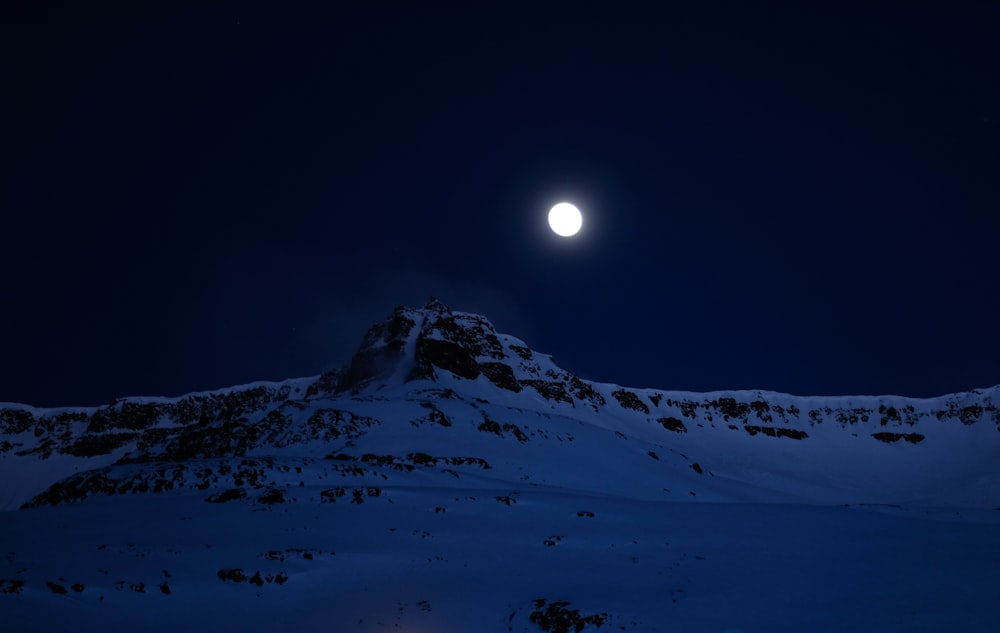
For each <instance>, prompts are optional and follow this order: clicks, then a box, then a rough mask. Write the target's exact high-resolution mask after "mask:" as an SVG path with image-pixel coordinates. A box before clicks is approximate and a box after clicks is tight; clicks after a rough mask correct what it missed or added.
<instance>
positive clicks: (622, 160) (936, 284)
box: [0, 2, 1000, 405]
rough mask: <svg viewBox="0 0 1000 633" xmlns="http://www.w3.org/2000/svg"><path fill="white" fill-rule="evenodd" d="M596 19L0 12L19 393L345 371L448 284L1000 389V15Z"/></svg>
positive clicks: (717, 381)
mask: <svg viewBox="0 0 1000 633" xmlns="http://www.w3.org/2000/svg"><path fill="white" fill-rule="evenodd" d="M543 4H544V3H543ZM893 4H894V5H895V3H893ZM581 6H585V5H579V4H578V5H577V6H576V7H575V8H573V7H571V6H564V7H556V5H545V7H547V8H542V7H535V8H533V9H531V10H530V11H522V12H517V13H513V12H511V13H504V12H499V11H497V12H486V11H482V10H480V9H475V10H473V9H466V10H462V11H458V12H456V11H454V10H448V11H445V10H433V9H415V8H412V7H411V8H407V9H398V10H392V9H389V8H386V7H385V6H384V5H380V8H379V10H378V11H377V12H373V13H371V14H365V13H361V12H357V11H355V12H344V11H343V10H342V9H332V8H327V9H323V10H312V9H305V8H302V5H298V6H296V8H294V9H287V8H286V9H281V10H279V9H251V10H247V9H241V10H229V9H221V8H213V9H210V10H202V9H192V10H188V11H183V12H181V11H177V12H154V11H142V10H136V9H131V10H130V11H128V12H123V13H112V12H104V13H82V12H80V13H73V12H49V13H42V12H38V13H35V14H31V15H25V14H21V15H9V16H7V19H3V20H0V25H2V26H0V60H2V61H0V71H2V81H3V94H4V97H3V99H2V100H0V160H2V165H0V167H2V171H0V209H2V211H3V213H2V239H0V244H2V249H0V270H2V277H0V279H2V289H0V291H2V297H3V300H2V302H0V306H2V308H0V351H2V356H0V401H19V402H28V403H32V404H37V405H68V404H86V405H92V404H100V403H104V402H107V401H109V400H110V399H112V398H114V397H117V396H124V395H140V394H143V395H145V394H162V395H176V394H180V393H184V392H187V391H192V390H200V389H209V388H216V387H222V386H226V385H231V384H238V383H242V382H248V381H252V380H256V379H281V378H286V377H293V376H304V375H311V374H316V373H319V372H321V371H323V370H325V369H327V368H329V367H332V366H336V365H339V364H341V363H343V362H345V361H346V360H347V359H348V357H349V355H350V353H351V352H352V351H353V349H354V347H355V346H356V344H357V343H358V342H359V341H360V339H361V336H362V334H363V333H364V330H365V329H366V327H367V326H368V324H370V323H371V322H373V321H375V320H378V319H381V318H383V317H384V316H385V315H386V314H387V313H388V312H389V311H390V310H391V309H392V307H393V306H394V305H396V304H400V303H407V304H421V303H423V301H424V300H425V299H426V298H427V296H428V295H431V294H433V295H436V296H438V297H439V298H441V299H442V300H443V301H444V302H445V303H447V304H449V305H451V306H452V307H454V308H457V309H464V310H470V311H479V312H483V313H484V314H486V315H487V316H489V317H490V318H491V319H492V320H493V321H494V323H495V324H496V325H497V326H498V328H500V329H501V330H503V331H507V332H510V333H512V334H515V335H517V336H520V337H521V338H524V339H525V340H526V341H527V342H528V343H529V344H530V345H532V346H533V347H534V348H535V349H537V350H539V351H543V352H548V353H551V354H553V356H554V357H555V360H556V362H557V363H559V364H560V365H562V366H563V367H565V368H567V369H571V370H574V371H576V372H578V373H579V374H581V375H582V376H583V377H586V378H590V379H594V380H602V381H611V382H618V383H621V384H626V385H630V386H636V387H641V386H650V387H660V388H665V389H690V390H714V389H738V388H762V389H772V390H779V391H788V392H792V393H796V394H851V393H899V394H903V395H913V396H930V395H937V394H940V393H946V392H951V391H959V390H964V389H968V388H973V387H982V386H988V385H993V384H996V383H1000V361H998V359H1000V336H998V335H997V333H998V330H997V323H1000V299H998V296H1000V285H998V281H997V278H998V273H1000V263H998V261H1000V260H998V256H997V254H998V250H1000V220H998V214H1000V178H998V176H1000V135H998V123H1000V76H998V66H997V60H998V59H1000V45H998V43H997V41H998V39H1000V38H997V36H996V33H998V32H1000V10H998V9H997V8H989V7H988V6H987V5H986V4H985V3H984V5H982V6H975V5H965V6H964V7H963V8H954V7H952V6H951V5H949V6H948V7H944V6H942V7H939V9H938V13H925V14H921V13H919V12H916V11H917V10H915V9H914V8H913V7H910V8H908V9H907V12H906V13H895V12H889V11H881V12H880V11H879V10H877V9H874V10H873V9H872V8H870V7H868V8H866V9H865V11H864V12H856V13H851V12H849V11H848V10H846V9H845V10H844V12H843V13H839V14H834V13H822V12H820V11H819V10H818V9H808V8H799V9H794V10H791V9H790V10H785V9H777V8H774V7H771V8H768V9H766V10H765V9H748V8H739V6H738V5H730V4H718V3H717V4H709V3H701V2H699V3H690V4H689V5H687V6H681V5H675V6H674V7H673V8H670V9H661V10H659V11H658V12H642V11H624V10H610V9H599V8H593V7H590V8H585V9H581V8H580V7H581ZM895 6H898V5H895ZM560 200H569V201H572V202H574V203H576V204H577V205H578V206H579V207H580V208H581V209H582V210H583V212H584V214H585V227H584V232H583V233H581V234H580V235H579V236H578V237H577V238H575V239H572V240H560V239H559V238H557V237H555V236H554V235H552V234H551V233H550V232H549V231H548V229H547V226H546V224H545V214H546V212H547V210H548V208H549V206H551V204H553V203H554V202H557V201H560Z"/></svg>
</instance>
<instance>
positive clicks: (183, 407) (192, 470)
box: [0, 299, 1000, 507]
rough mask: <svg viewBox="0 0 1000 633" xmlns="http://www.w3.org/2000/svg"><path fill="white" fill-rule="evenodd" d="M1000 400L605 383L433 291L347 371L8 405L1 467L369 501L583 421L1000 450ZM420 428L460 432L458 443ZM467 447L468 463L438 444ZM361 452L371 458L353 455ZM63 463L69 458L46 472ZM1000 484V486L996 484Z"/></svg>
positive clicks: (651, 442) (39, 487)
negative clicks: (424, 474)
mask: <svg viewBox="0 0 1000 633" xmlns="http://www.w3.org/2000/svg"><path fill="white" fill-rule="evenodd" d="M998 404H1000V390H998V388H997V387H994V388H992V389H987V390H981V391H970V392H966V393H960V394H952V395H948V396H943V397H940V398H934V399H925V400H917V399H907V398H901V397H894V396H865V397H837V398H820V397H794V396H787V395H785V394H775V393H769V392H762V391H743V392H715V393H708V394H693V393H683V392H669V391H662V390H655V389H630V388H624V387H619V386H617V385H607V384H600V383H592V382H589V381H586V380H584V379H581V378H580V377H578V376H576V375H574V374H572V373H570V372H567V371H565V370H562V369H560V368H559V367H558V366H556V365H555V364H554V363H553V362H552V360H551V358H550V357H549V356H547V355H545V354H540V353H538V352H536V351H534V350H532V349H531V348H530V347H529V346H528V345H526V344H525V343H524V342H523V341H521V340H519V339H517V338H515V337H512V336H509V335H506V334H502V333H498V332H497V331H496V330H495V329H494V327H493V326H492V324H491V323H490V322H489V321H488V320H487V319H486V318H485V317H482V316H479V315H475V314H468V313H463V312H457V311H452V310H450V309H448V308H447V307H446V306H445V305H443V304H442V303H440V302H439V301H437V300H434V299H432V300H431V301H429V302H428V303H427V304H426V305H425V306H424V307H423V308H420V309H412V308H405V307H402V306H400V307H397V308H396V309H394V310H393V312H392V314H391V315H389V317H388V318H387V319H385V320H384V321H382V322H381V323H377V324H375V325H374V326H372V327H371V328H370V329H369V330H368V332H367V333H366V334H365V336H364V338H363V340H362V343H361V345H360V347H359V349H358V351H357V352H356V353H355V354H354V355H353V357H352V358H351V360H350V362H349V363H348V364H347V365H346V366H345V367H343V368H338V369H335V370H332V371H330V372H327V373H324V374H323V375H321V376H318V377H314V378H306V379H295V380H288V381H283V382H278V383H255V384H253V385H248V386H245V387H234V388H230V389H224V390H219V391H215V392H206V393H197V394H189V395H186V396H181V397H178V398H123V399H120V400H117V401H115V402H113V403H111V404H109V405H106V406H103V407H97V408H63V409H54V410H46V409H36V408H33V407H30V406H25V405H0V474H3V475H4V476H5V478H6V479H5V480H6V481H8V482H13V484H12V486H11V488H12V490H13V492H11V493H10V495H9V496H10V501H9V502H8V507H16V506H17V505H20V504H26V505H39V504H54V503H61V502H65V501H71V500H79V499H83V498H85V497H87V496H88V495H90V494H125V493H129V494H135V493H146V492H169V491H179V490H187V491H204V494H205V495H206V497H212V498H215V499H217V498H218V497H219V496H220V495H223V496H225V495H227V494H228V495H230V496H231V498H232V499H242V498H246V497H247V496H248V495H249V496H251V497H252V496H254V495H256V497H258V498H265V499H266V498H269V499H272V500H273V499H279V498H280V499H285V498H292V496H293V495H292V494H291V493H290V492H288V490H289V488H291V487H293V486H298V487H305V486H306V479H308V477H304V476H302V473H303V472H305V473H307V474H309V473H313V475H314V476H315V477H316V478H318V479H323V478H326V477H332V476H340V477H357V478H359V482H361V483H359V486H358V487H356V488H351V490H363V491H364V492H363V493H362V497H361V498H362V499H363V498H366V497H367V496H368V490H369V488H372V487H374V486H373V485H372V481H374V480H377V479H383V480H384V479H385V478H386V477H388V474H389V473H396V474H398V473H401V472H412V471H413V470H414V469H419V470H428V469H430V470H433V471H435V472H437V473H438V474H444V475H446V476H449V477H450V476H454V477H458V476H459V474H460V473H461V471H463V470H468V469H469V468H472V471H477V470H482V469H484V467H486V466H489V465H490V462H491V461H496V460H495V459H494V458H493V457H492V455H493V452H494V451H495V450H496V447H495V446H494V445H492V444H489V445H486V444H482V441H483V438H484V437H487V436H488V437H493V438H495V439H496V438H499V439H500V440H504V441H506V442H513V444H514V445H526V444H528V443H531V442H535V443H537V442H539V441H559V442H562V441H564V439H565V438H569V439H568V440H567V441H570V442H572V440H573V437H574V434H573V433H570V432H569V431H568V430H567V429H569V428H577V427H578V426H579V425H580V424H586V425H591V426H590V427H587V428H591V427H593V428H594V429H597V430H595V431H593V432H594V433H597V432H600V433H614V437H615V438H616V439H617V440H628V439H634V440H637V441H638V442H639V443H642V444H643V446H645V449H644V451H642V452H644V453H646V454H648V456H649V457H650V458H652V459H653V460H654V461H660V455H661V454H664V455H665V454H667V453H670V452H676V453H677V454H678V455H682V456H683V457H684V461H685V462H689V461H691V460H690V459H689V458H688V455H687V453H686V452H694V449H697V450H698V451H701V452H702V454H706V455H713V456H715V457H714V459H715V460H717V461H723V457H722V456H721V455H719V454H718V449H717V448H716V447H717V446H721V445H722V444H725V443H726V442H728V443H730V444H731V443H732V442H731V441H730V440H722V439H720V438H722V437H724V435H723V434H728V433H730V432H735V433H738V434H740V435H741V436H745V438H746V440H741V442H743V443H742V444H740V448H739V450H741V451H747V450H749V451H750V452H751V453H754V451H756V453H755V454H757V453H759V454H760V455H761V456H766V455H769V454H770V453H769V452H768V451H770V450H771V449H763V448H762V445H760V444H746V443H745V442H746V441H747V440H749V439H750V438H753V441H754V442H757V441H761V440H762V441H764V442H768V443H771V442H778V443H782V445H786V444H785V443H787V442H794V443H803V444H809V443H810V442H812V443H815V441H819V442H826V441H829V440H828V439H827V438H828V437H831V436H830V434H829V431H830V430H831V429H836V430H838V432H839V433H840V435H839V436H838V437H841V436H844V437H852V438H854V439H855V440H863V439H867V442H869V443H871V442H874V443H876V444H879V445H893V446H896V445H899V446H927V445H928V444H932V443H933V442H934V441H935V437H936V436H940V437H942V438H945V437H948V438H952V437H953V436H954V435H955V433H954V432H953V431H952V430H948V431H947V432H945V431H944V429H953V428H955V427H956V426H957V427H959V428H967V429H969V438H973V437H974V438H976V440H975V441H977V442H986V444H985V447H986V450H989V451H994V453H995V452H996V447H997V446H1000V442H998V439H1000V435H998V434H997V431H1000V409H998ZM553 416H556V418H553ZM554 419H558V420H559V422H558V424H556V423H555V422H552V420H554ZM401 424H402V425H405V426H406V427H407V428H408V429H410V430H411V431H415V432H416V433H418V434H417V435H412V436H408V437H409V439H408V440H407V442H408V443H409V444H408V445H409V446H411V449H407V450H401V449H400V448H399V447H395V446H394V447H393V450H392V451H389V450H381V449H379V446H381V445H383V444H384V442H383V440H381V439H379V438H381V437H383V435H382V434H386V433H389V432H390V431H392V432H393V433H398V430H399V428H400V427H399V425H401ZM423 428H433V429H438V430H439V431H441V430H446V429H454V430H453V431H452V436H451V438H450V439H449V440H448V441H447V442H446V441H445V440H444V436H439V435H436V434H435V433H437V432H435V433H431V432H422V431H420V429H423ZM557 428H558V429H561V430H559V431H556V430H553V429H557ZM458 429H461V430H458ZM983 429H987V430H991V431H992V435H990V434H984V433H983ZM469 430H474V433H473V434H472V435H468V433H467V432H468V431H469ZM942 433H944V435H942ZM824 434H825V437H823V438H821V439H820V440H816V438H815V436H817V435H824ZM553 438H555V440H554V439H553ZM941 441H945V440H944V439H942V440H941ZM948 441H952V440H950V439H949V440H948ZM456 443H457V445H458V446H461V447H462V449H463V450H462V451H459V453H460V454H461V456H458V455H456V454H455V453H454V452H451V451H444V450H442V449H441V447H442V446H447V445H451V444H456ZM362 446H364V447H365V449H366V450H365V452H359V451H357V450H353V451H352V450H351V449H357V448H359V447H362ZM786 446H787V445H786ZM680 447H683V448H684V450H685V451H686V452H685V453H681V452H680ZM404 448H406V447H404ZM781 450H782V451H784V450H786V449H781ZM761 451H763V452H761ZM506 454H508V455H512V456H513V457H511V459H510V464H509V467H510V468H511V469H521V470H530V469H531V468H530V465H528V464H524V463H519V462H518V460H519V458H518V457H517V454H516V453H513V452H510V451H507V452H506ZM991 454H992V453H991ZM892 455H893V456H894V459H895V458H897V457H899V455H898V454H897V453H893V454H892ZM57 457H58V458H60V459H58V460H55V461H58V463H59V464H60V466H58V467H51V468H49V467H46V466H45V463H46V461H49V460H52V459H53V458H57ZM589 458H590V457H589V456H588V459H589ZM763 458H764V457H761V459H763ZM609 459H616V458H614V457H609ZM753 459H756V458H753ZM901 459H902V458H901ZM905 459H909V457H906V458H905ZM699 461H700V462H703V461H704V460H701V459H699ZM699 461H695V462H693V464H694V466H698V468H694V466H691V464H690V463H684V467H685V468H688V467H691V468H692V469H693V470H694V471H695V473H696V474H697V475H701V474H702V470H703V469H702V467H701V466H700V465H699ZM484 465H485V466H484ZM709 473H710V474H711V470H709ZM519 476H520V477H527V476H528V475H519ZM19 478H20V480H19ZM312 483H315V482H312ZM992 487H1000V486H998V484H997V483H994V482H992V481H990V482H988V485H987V488H988V489H989V490H992V489H993V488H992ZM342 488H343V487H342ZM655 488H663V489H667V488H664V487H663V486H659V485H657V486H655ZM343 489H344V490H347V489H348V488H343ZM234 490H235V491H242V494H241V493H240V492H229V491H234ZM326 490H327V489H326V488H324V491H326ZM330 490H333V492H324V491H319V492H317V493H316V494H314V495H313V496H314V497H315V499H317V500H323V499H328V498H332V499H336V498H337V497H338V493H337V489H336V488H333V489H330ZM248 491H249V492H248ZM275 491H281V493H280V494H279V493H278V492H275ZM342 494H348V493H346V492H345V493H342ZM349 494H352V495H353V494H354V493H353V492H351V493H349ZM692 494H694V493H692ZM373 496H376V495H373ZM352 498H355V499H356V498H357V497H352Z"/></svg>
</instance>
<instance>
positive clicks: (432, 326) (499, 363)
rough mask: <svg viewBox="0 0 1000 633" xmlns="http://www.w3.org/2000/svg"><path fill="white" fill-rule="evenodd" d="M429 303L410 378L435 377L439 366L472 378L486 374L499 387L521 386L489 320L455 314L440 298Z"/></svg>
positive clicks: (515, 389) (515, 388) (513, 387)
mask: <svg viewBox="0 0 1000 633" xmlns="http://www.w3.org/2000/svg"><path fill="white" fill-rule="evenodd" d="M428 306H430V307H431V309H430V310H429V311H428V309H427V307H425V311H427V316H426V318H425V321H424V326H423V327H422V328H421V331H420V335H419V336H418V337H417V341H416V350H415V356H414V363H413V369H412V370H411V371H410V374H409V376H408V377H407V379H408V380H418V379H434V377H435V376H436V374H435V373H434V368H435V367H437V368H440V369H444V370H446V371H450V372H451V373H453V374H455V375H456V376H460V377H462V378H466V379H469V380H472V379H475V378H478V377H479V376H480V375H484V376H486V377H487V378H488V379H489V380H490V382H492V383H493V384H495V385H497V386H498V387H501V388H503V389H508V390H510V391H514V392H518V391H520V390H521V385H520V384H519V383H518V381H517V379H516V378H515V377H514V371H513V369H512V368H511V367H510V365H508V364H505V363H504V362H503V361H505V360H506V359H507V354H506V353H505V351H504V346H503V344H502V343H501V342H500V338H499V337H498V336H497V332H496V330H495V329H494V328H493V325H492V324H491V323H490V322H489V321H487V320H486V319H485V318H483V317H481V316H479V315H474V314H455V313H453V312H451V311H450V310H448V309H447V308H446V307H444V306H443V305H441V304H440V303H437V302H435V303H433V304H428Z"/></svg>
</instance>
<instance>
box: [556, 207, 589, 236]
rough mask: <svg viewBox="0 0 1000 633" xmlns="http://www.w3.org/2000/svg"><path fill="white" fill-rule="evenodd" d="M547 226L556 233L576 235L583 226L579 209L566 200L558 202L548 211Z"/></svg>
mask: <svg viewBox="0 0 1000 633" xmlns="http://www.w3.org/2000/svg"><path fill="white" fill-rule="evenodd" d="M549 226H551V227H552V231H553V232H555V234H556V235H561V236H563V237H569V236H571V235H576V234H577V233H578V232H579V231H580V227H581V226H583V216H582V215H581V214H580V210H579V209H577V208H576V207H574V206H573V205H571V204H570V203H568V202H560V203H559V204H557V205H556V206H554V207H552V209H551V210H550V211H549Z"/></svg>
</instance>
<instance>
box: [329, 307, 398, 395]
mask: <svg viewBox="0 0 1000 633" xmlns="http://www.w3.org/2000/svg"><path fill="white" fill-rule="evenodd" d="M415 325H416V321H414V320H413V318H411V317H410V316H409V315H408V311H407V310H406V308H404V307H403V306H397V307H396V308H395V309H394V310H393V312H392V315H390V316H389V318H388V319H386V320H385V321H383V322H381V323H377V324H375V325H374V326H372V327H371V329H369V330H368V333H367V334H365V338H364V340H363V341H362V342H361V347H360V348H359V349H358V351H357V352H356V353H355V354H354V357H353V358H351V364H350V365H348V367H347V369H346V370H344V372H343V374H342V375H340V376H339V377H338V378H339V379H338V384H337V389H338V390H339V391H348V390H350V391H357V390H359V389H360V388H361V387H363V386H364V385H365V384H367V383H370V382H371V381H373V380H376V379H378V378H381V377H384V376H387V375H389V374H391V373H392V372H393V371H394V370H395V369H396V367H397V366H398V365H399V362H400V361H401V360H402V359H403V356H404V350H405V347H406V340H407V337H409V335H410V332H411V331H412V330H413V327H414V326H415Z"/></svg>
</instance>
